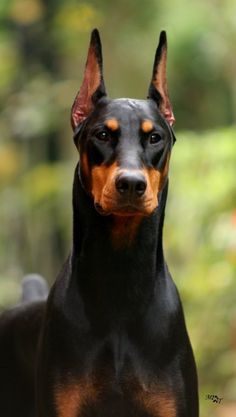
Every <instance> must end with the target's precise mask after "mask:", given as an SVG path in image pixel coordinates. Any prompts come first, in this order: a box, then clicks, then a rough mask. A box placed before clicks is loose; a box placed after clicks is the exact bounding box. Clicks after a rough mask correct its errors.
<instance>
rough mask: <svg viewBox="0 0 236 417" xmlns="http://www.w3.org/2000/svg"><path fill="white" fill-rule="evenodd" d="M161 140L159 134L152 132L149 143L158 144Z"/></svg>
mask: <svg viewBox="0 0 236 417" xmlns="http://www.w3.org/2000/svg"><path fill="white" fill-rule="evenodd" d="M161 139H162V137H161V136H160V135H159V133H155V132H153V133H151V134H150V136H149V142H150V143H152V144H154V143H157V142H160V140H161Z"/></svg>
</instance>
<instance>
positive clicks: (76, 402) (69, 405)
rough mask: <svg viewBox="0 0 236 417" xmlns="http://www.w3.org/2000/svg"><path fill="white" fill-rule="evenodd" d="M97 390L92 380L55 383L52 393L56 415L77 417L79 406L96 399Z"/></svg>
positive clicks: (59, 416)
mask: <svg viewBox="0 0 236 417" xmlns="http://www.w3.org/2000/svg"><path fill="white" fill-rule="evenodd" d="M97 395H98V391H97V390H96V389H95V387H94V385H93V383H92V382H89V381H85V382H79V383H78V382H75V383H73V382H70V383H68V384H66V385H62V384H59V385H57V387H56V389H55V393H54V398H55V404H56V410H57V417H78V413H79V412H80V411H81V408H82V407H83V406H84V405H85V404H87V403H92V402H94V401H95V400H96V397H97Z"/></svg>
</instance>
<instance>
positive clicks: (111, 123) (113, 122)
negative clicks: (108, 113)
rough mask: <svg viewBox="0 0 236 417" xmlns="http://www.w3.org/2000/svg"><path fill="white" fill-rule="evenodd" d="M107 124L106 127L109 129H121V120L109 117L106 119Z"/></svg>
mask: <svg viewBox="0 0 236 417" xmlns="http://www.w3.org/2000/svg"><path fill="white" fill-rule="evenodd" d="M105 125H106V127H108V129H110V130H112V131H115V130H118V129H119V122H118V120H117V119H115V118H114V119H108V120H106V121H105Z"/></svg>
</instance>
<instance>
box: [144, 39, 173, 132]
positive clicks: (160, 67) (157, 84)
mask: <svg viewBox="0 0 236 417" xmlns="http://www.w3.org/2000/svg"><path fill="white" fill-rule="evenodd" d="M166 61H167V39H166V32H165V31H162V32H161V33H160V39H159V45H158V47H157V50H156V55H155V60H154V66H153V73H152V80H151V84H150V87H149V91H148V98H151V99H153V100H155V101H156V103H157V105H158V107H159V109H160V111H161V113H162V114H163V116H164V118H165V119H166V121H167V122H168V123H169V124H170V126H172V125H173V124H174V122H175V117H174V114H173V110H172V106H171V102H170V98H169V94H168V88H167V80H166Z"/></svg>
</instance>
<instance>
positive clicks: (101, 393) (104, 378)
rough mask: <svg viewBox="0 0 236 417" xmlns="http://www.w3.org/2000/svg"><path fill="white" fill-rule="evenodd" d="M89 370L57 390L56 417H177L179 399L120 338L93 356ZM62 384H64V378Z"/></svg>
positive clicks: (57, 386) (67, 381) (113, 339)
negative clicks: (177, 400)
mask: <svg viewBox="0 0 236 417" xmlns="http://www.w3.org/2000/svg"><path fill="white" fill-rule="evenodd" d="M90 365H91V366H90V370H89V371H88V372H87V373H86V375H84V376H81V377H76V376H72V375H71V376H69V377H67V378H66V379H64V382H60V383H57V384H56V385H55V388H54V399H55V403H56V409H57V417H112V416H113V417H152V416H153V417H176V416H177V412H176V398H175V396H174V395H173V392H172V390H171V388H170V387H168V384H167V383H165V384H163V382H160V380H159V378H158V375H157V376H155V375H154V376H153V374H152V369H149V370H147V369H145V365H144V363H142V360H141V358H140V357H139V355H138V354H137V352H135V351H134V350H133V351H132V352H130V346H128V343H127V341H126V340H124V339H122V338H121V337H118V336H114V335H113V337H112V343H111V344H110V351H109V350H108V347H107V346H106V347H105V345H104V347H103V348H101V349H100V351H99V352H97V354H96V357H93V359H92V355H91V364H90ZM60 381H63V379H62V378H61V379H60Z"/></svg>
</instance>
